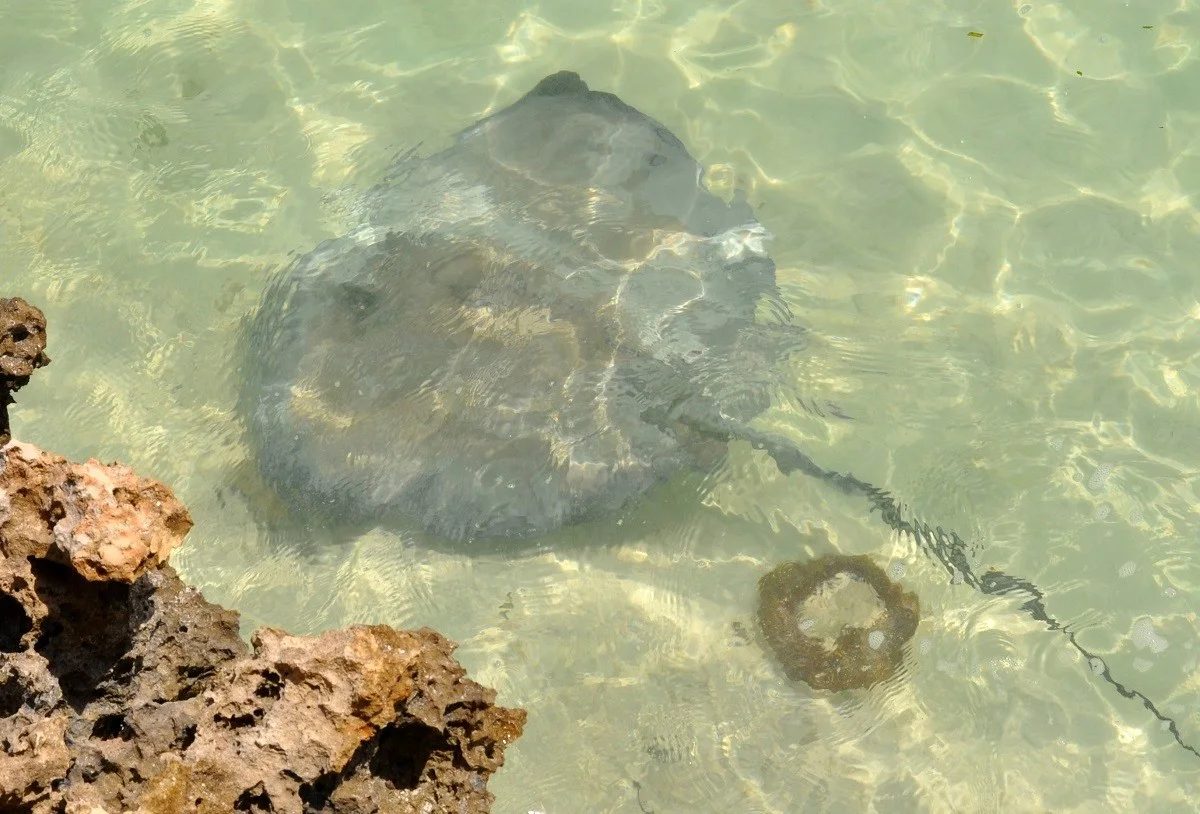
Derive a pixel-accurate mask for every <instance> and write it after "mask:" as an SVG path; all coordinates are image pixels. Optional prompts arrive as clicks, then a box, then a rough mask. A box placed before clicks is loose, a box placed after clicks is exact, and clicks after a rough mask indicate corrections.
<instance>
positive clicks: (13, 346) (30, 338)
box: [0, 297, 50, 444]
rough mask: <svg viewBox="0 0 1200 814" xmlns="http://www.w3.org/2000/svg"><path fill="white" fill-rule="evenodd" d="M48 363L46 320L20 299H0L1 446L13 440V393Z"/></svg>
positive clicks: (40, 313)
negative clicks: (10, 413)
mask: <svg viewBox="0 0 1200 814" xmlns="http://www.w3.org/2000/svg"><path fill="white" fill-rule="evenodd" d="M48 364H50V357H49V356H47V355H46V317H45V316H44V315H43V314H42V312H41V311H40V310H38V309H37V308H35V307H34V306H32V305H30V304H29V303H27V302H25V300H23V299H21V298H20V297H13V298H11V299H4V298H0V444H6V443H8V442H9V440H10V439H11V433H10V432H9V426H8V405H10V404H12V403H13V399H12V394H13V392H14V391H16V390H19V389H20V388H21V387H23V386H25V385H26V384H28V383H29V377H30V376H32V375H33V371H35V370H37V369H38V368H39V367H44V366H45V365H48Z"/></svg>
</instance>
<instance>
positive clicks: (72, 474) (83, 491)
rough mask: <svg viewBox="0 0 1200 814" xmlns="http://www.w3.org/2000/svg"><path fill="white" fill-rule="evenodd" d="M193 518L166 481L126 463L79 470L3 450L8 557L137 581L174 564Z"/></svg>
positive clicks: (92, 463)
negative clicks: (139, 473) (144, 474)
mask: <svg viewBox="0 0 1200 814" xmlns="http://www.w3.org/2000/svg"><path fill="white" fill-rule="evenodd" d="M191 528H192V518H191V516H190V515H189V514H188V511H187V509H185V508H184V507H183V504H181V503H180V502H179V501H178V500H176V499H175V496H174V494H172V492H171V490H170V489H168V488H167V487H165V486H163V485H162V484H161V483H158V482H156V481H153V480H150V479H149V478H141V477H138V476H137V475H136V474H135V473H134V471H133V470H132V469H130V468H129V467H127V466H121V465H120V464H109V465H105V464H102V463H100V462H99V461H97V460H94V459H93V460H89V461H88V462H87V463H83V464H78V463H72V462H70V461H67V460H66V459H65V458H62V457H60V456H58V455H52V454H50V453H47V452H43V451H42V450H40V449H38V448H37V447H34V446H30V445H29V444H22V443H19V442H9V443H8V444H5V445H4V446H3V447H0V553H2V554H4V555H5V556H6V557H36V558H39V559H47V560H53V561H57V562H64V563H70V565H71V567H72V568H73V569H75V570H76V571H77V572H78V573H79V574H81V575H82V576H84V577H86V578H87V579H92V580H119V581H121V582H132V581H133V580H134V579H136V578H137V577H138V576H140V575H141V574H142V573H144V572H145V571H147V570H149V569H152V568H155V567H157V566H158V565H160V564H161V563H163V562H166V559H167V555H168V554H169V553H170V551H171V549H173V548H175V547H176V546H178V545H179V544H180V543H182V542H183V537H184V535H186V534H187V533H188V531H190V530H191Z"/></svg>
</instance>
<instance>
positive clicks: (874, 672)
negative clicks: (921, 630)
mask: <svg viewBox="0 0 1200 814" xmlns="http://www.w3.org/2000/svg"><path fill="white" fill-rule="evenodd" d="M839 574H845V575H847V576H849V577H851V578H853V579H857V580H860V581H862V582H864V583H866V584H867V585H868V586H870V588H871V589H872V590H874V591H875V595H876V596H877V597H878V598H879V601H880V602H881V603H882V604H883V607H884V610H883V613H882V614H881V615H880V616H879V617H878V618H877V619H876V620H875V621H874V622H873V624H872V625H871V626H870V627H853V626H849V625H848V626H846V627H844V628H842V630H841V632H840V633H839V634H838V637H837V639H836V641H835V642H834V646H833V648H832V649H829V648H827V647H826V646H825V645H824V644H823V643H822V641H821V639H819V638H817V637H814V636H809V635H807V634H805V633H804V632H803V631H802V630H801V628H800V624H799V623H800V619H801V614H802V611H803V607H804V602H805V601H806V600H807V599H808V598H809V597H811V596H812V595H813V594H815V593H816V592H817V590H819V589H820V587H821V586H822V585H824V584H825V583H826V582H828V581H829V580H831V579H833V578H834V577H836V576H838V575H839ZM758 603H759V604H758V625H759V629H760V630H761V631H762V634H763V636H764V637H765V639H766V641H767V644H768V645H769V646H770V648H771V651H772V652H773V653H774V654H775V658H776V659H778V660H779V663H780V664H781V665H782V667H783V671H784V673H785V674H786V675H787V677H788V678H789V679H791V680H793V681H803V682H804V683H806V684H808V685H809V686H810V687H812V688H813V689H815V690H833V691H837V690H849V689H860V688H863V687H870V686H872V685H874V684H877V683H879V682H880V681H883V680H885V679H887V678H889V677H891V676H892V674H894V673H895V672H896V669H897V668H898V667H899V666H900V663H901V660H902V658H903V652H902V648H903V645H904V643H905V642H907V641H908V640H909V639H911V638H912V636H913V634H914V633H916V630H917V622H918V621H919V620H920V618H921V609H920V603H919V602H918V601H917V595H916V594H915V593H912V592H906V591H905V590H904V588H903V587H902V586H900V585H898V584H897V583H895V582H892V581H891V580H890V579H888V576H887V574H885V573H884V571H883V569H882V568H880V567H879V566H878V565H876V564H875V563H873V562H872V561H871V560H870V558H869V557H867V556H866V555H858V556H848V555H844V554H828V555H826V556H823V557H819V558H817V559H815V560H812V561H811V562H785V563H783V564H781V565H778V566H776V567H775V568H773V569H771V570H770V571H769V572H767V573H766V574H765V575H764V576H763V578H762V579H761V580H759V583H758ZM874 631H879V632H881V633H883V641H882V642H880V641H879V637H878V636H876V637H875V639H876V643H877V644H878V646H877V647H872V646H871V633H872V632H874Z"/></svg>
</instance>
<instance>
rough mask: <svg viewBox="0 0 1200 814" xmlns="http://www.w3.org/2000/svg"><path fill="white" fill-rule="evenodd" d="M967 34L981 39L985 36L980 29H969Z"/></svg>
mask: <svg viewBox="0 0 1200 814" xmlns="http://www.w3.org/2000/svg"><path fill="white" fill-rule="evenodd" d="M967 36H968V37H974V38H975V39H979V38H980V37H982V36H983V34H981V33H979V32H978V31H968V32H967Z"/></svg>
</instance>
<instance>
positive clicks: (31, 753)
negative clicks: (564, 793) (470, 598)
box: [0, 442, 525, 814]
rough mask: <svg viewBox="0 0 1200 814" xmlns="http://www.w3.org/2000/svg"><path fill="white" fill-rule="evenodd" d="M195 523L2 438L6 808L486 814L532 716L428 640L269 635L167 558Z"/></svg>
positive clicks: (369, 632) (428, 635)
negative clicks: (241, 624)
mask: <svg viewBox="0 0 1200 814" xmlns="http://www.w3.org/2000/svg"><path fill="white" fill-rule="evenodd" d="M191 526H192V520H191V517H190V516H189V514H188V512H187V509H186V508H185V507H184V506H183V505H182V504H181V503H179V502H178V501H177V500H176V499H175V496H174V495H173V494H172V492H171V490H170V489H169V488H167V487H166V486H164V485H162V484H160V483H156V482H155V481H152V480H149V479H147V478H140V477H138V476H137V475H136V474H135V473H133V472H132V470H130V469H129V468H127V467H123V466H120V465H117V464H108V465H106V464H102V463H100V462H99V461H95V460H92V461H88V462H87V463H84V464H79V463H72V462H69V461H66V460H65V459H63V458H61V457H59V456H57V455H52V454H49V453H46V452H43V451H41V450H39V449H37V448H35V447H32V446H29V445H27V444H21V443H16V442H9V443H6V444H4V445H3V446H0V811H21V812H32V814H41V812H46V813H47V814H48V813H49V812H88V813H89V814H101V813H102V812H118V811H144V812H184V811H191V812H222V814H225V813H226V812H231V811H263V812H266V811H270V812H279V813H280V814H282V813H283V812H309V811H325V812H428V814H437V813H438V812H455V814H471V813H474V812H486V811H489V810H490V806H491V802H492V795H491V794H490V793H489V792H488V790H487V781H488V778H489V777H490V775H491V774H492V773H493V772H494V771H496V770H497V769H498V768H499V767H500V766H501V765H502V764H503V762H504V750H505V747H507V746H508V744H510V743H512V742H513V741H514V740H515V739H516V738H517V737H518V736H519V735H520V734H521V731H522V728H523V726H524V723H525V712H524V711H523V710H519V709H507V708H504V707H499V706H496V704H495V692H494V691H492V690H489V689H486V688H484V687H482V686H480V685H479V684H476V683H475V682H473V681H471V680H469V679H468V678H466V673H465V671H464V670H463V668H462V667H461V666H460V665H459V664H458V663H457V662H456V661H455V660H454V658H453V655H452V653H453V650H454V647H455V645H454V644H453V643H452V642H450V641H449V640H447V639H445V638H444V637H442V636H441V635H439V634H438V633H436V632H434V631H432V630H427V629H422V630H417V631H400V630H395V629H393V628H390V627H385V626H354V627H350V628H347V629H343V630H336V631H330V632H327V633H324V634H322V635H321V636H317V637H298V636H291V635H288V634H287V633H285V632H283V631H280V630H274V629H269V628H267V629H262V630H259V631H257V632H256V633H255V634H254V635H253V636H252V637H251V643H252V645H253V648H252V649H251V647H249V646H247V644H246V643H245V642H244V641H243V640H242V639H241V638H240V636H239V631H238V615H237V613H235V612H234V611H231V610H227V609H225V608H222V607H220V606H218V605H214V604H212V603H210V602H207V601H206V600H205V599H204V597H203V596H201V595H200V593H199V592H198V591H196V590H194V589H192V588H189V587H187V586H186V585H184V584H183V583H182V582H181V581H180V579H179V577H178V575H177V574H176V573H175V571H174V569H172V568H171V566H170V565H168V564H167V563H166V559H167V556H168V554H169V553H170V551H171V550H172V549H173V548H175V547H176V546H178V545H179V544H180V543H181V542H182V540H183V537H184V535H185V534H187V532H188V530H190V528H191Z"/></svg>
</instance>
